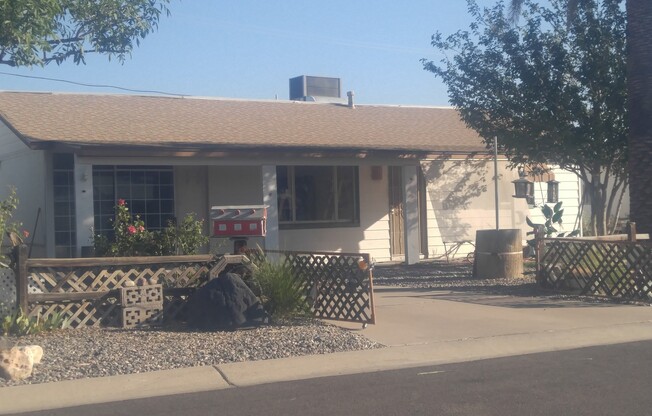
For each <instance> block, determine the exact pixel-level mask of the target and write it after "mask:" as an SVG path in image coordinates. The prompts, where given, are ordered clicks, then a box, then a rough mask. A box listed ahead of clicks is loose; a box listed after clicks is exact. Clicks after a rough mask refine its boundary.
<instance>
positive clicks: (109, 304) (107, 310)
mask: <svg viewBox="0 0 652 416" xmlns="http://www.w3.org/2000/svg"><path fill="white" fill-rule="evenodd" d="M249 256H251V257H252V258H253V259H254V262H257V261H258V262H259V261H263V260H264V259H265V258H266V257H268V258H269V259H270V260H280V261H282V262H283V263H284V264H285V265H286V266H287V267H289V268H290V270H292V273H293V275H294V277H295V279H296V284H297V287H298V288H299V289H300V292H301V293H302V294H303V296H305V297H306V299H308V301H309V304H310V305H311V307H312V311H313V313H314V315H315V317H318V318H324V319H333V320H342V321H351V322H360V323H363V324H367V323H374V322H375V313H374V306H373V286H372V273H371V266H370V265H371V262H370V259H369V255H368V254H342V253H307V252H306V253H302V252H283V253H281V252H267V253H265V254H263V253H261V252H250V253H249ZM17 258H18V270H17V282H18V288H17V289H18V296H17V297H18V305H19V306H20V307H21V309H22V310H23V311H25V312H26V313H27V314H28V315H29V316H37V315H40V316H41V317H48V316H50V315H52V314H55V313H59V314H62V315H63V316H65V317H67V318H68V320H69V323H70V326H71V327H72V328H76V327H81V326H100V325H103V326H105V325H111V326H117V325H121V324H122V323H123V321H125V319H126V320H127V321H128V322H127V323H128V324H129V325H128V326H130V325H131V324H132V323H133V322H137V321H139V320H140V318H141V317H135V316H131V315H129V314H127V316H128V318H125V317H124V316H123V312H124V307H125V306H129V305H126V303H128V302H125V300H124V299H121V291H122V292H124V288H125V287H127V286H129V285H128V284H127V282H146V283H147V284H150V285H153V284H160V285H162V287H163V306H162V311H160V313H161V315H162V317H163V319H165V320H166V321H167V320H174V319H181V320H184V319H185V317H186V300H187V299H188V297H189V296H190V295H191V294H192V293H193V292H194V291H195V290H196V288H197V287H199V286H201V285H203V284H204V283H205V282H206V281H208V280H209V279H211V278H214V277H216V276H217V275H218V274H219V273H220V272H221V271H222V270H225V268H228V267H231V268H233V266H234V265H239V264H242V262H243V261H244V260H246V259H243V257H242V256H228V255H227V256H223V257H213V256H210V255H204V256H170V257H116V258H84V259H28V258H27V251H26V247H24V246H22V247H19V249H18V253H17ZM145 303H150V302H149V301H147V302H145ZM145 306H147V305H145ZM149 306H151V307H149ZM149 306H147V307H144V309H143V311H138V312H139V313H140V314H141V315H143V314H144V315H143V316H144V317H145V318H146V319H148V320H150V319H151V320H157V319H158V318H157V317H155V316H149V315H147V314H152V313H159V312H158V311H157V312H152V311H153V310H154V309H156V308H155V307H154V306H152V305H149ZM157 307H158V306H157ZM145 309H147V310H145ZM131 312H132V315H133V311H131ZM145 315H147V316H145Z"/></svg>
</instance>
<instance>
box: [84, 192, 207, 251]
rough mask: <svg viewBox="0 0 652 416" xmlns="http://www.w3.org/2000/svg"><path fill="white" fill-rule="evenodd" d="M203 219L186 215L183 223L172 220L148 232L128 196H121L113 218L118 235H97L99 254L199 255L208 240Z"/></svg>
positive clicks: (95, 244)
mask: <svg viewBox="0 0 652 416" xmlns="http://www.w3.org/2000/svg"><path fill="white" fill-rule="evenodd" d="M203 224H204V222H203V220H197V219H195V216H194V214H188V215H186V216H185V217H184V219H183V221H181V224H178V225H177V224H175V223H174V222H170V223H169V224H168V226H167V227H166V228H165V229H163V230H162V231H148V230H147V229H146V228H145V223H144V222H143V220H141V219H140V217H139V216H138V215H135V216H132V215H131V213H130V212H129V207H127V203H126V202H125V200H124V199H119V200H118V204H117V205H116V207H115V219H114V220H113V233H114V237H113V239H112V240H109V239H108V238H107V237H106V236H105V235H102V234H97V235H94V236H93V247H94V249H95V254H96V255H97V256H100V257H104V256H119V257H130V256H169V255H174V254H181V255H189V254H197V252H198V251H199V249H200V248H201V247H202V246H203V245H204V244H206V243H207V242H208V237H206V236H204V235H202V229H203Z"/></svg>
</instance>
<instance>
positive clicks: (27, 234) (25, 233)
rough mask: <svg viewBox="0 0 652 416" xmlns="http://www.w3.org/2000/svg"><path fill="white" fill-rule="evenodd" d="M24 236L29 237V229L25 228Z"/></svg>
mask: <svg viewBox="0 0 652 416" xmlns="http://www.w3.org/2000/svg"><path fill="white" fill-rule="evenodd" d="M23 237H25V238H27V237H29V231H27V230H23Z"/></svg>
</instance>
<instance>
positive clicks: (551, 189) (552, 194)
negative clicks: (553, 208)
mask: <svg viewBox="0 0 652 416" xmlns="http://www.w3.org/2000/svg"><path fill="white" fill-rule="evenodd" d="M558 201H559V181H556V180H554V179H552V180H549V181H548V202H550V203H557V202H558Z"/></svg>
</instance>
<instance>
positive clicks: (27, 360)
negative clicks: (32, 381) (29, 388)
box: [0, 347, 34, 380]
mask: <svg viewBox="0 0 652 416" xmlns="http://www.w3.org/2000/svg"><path fill="white" fill-rule="evenodd" d="M33 367H34V358H33V356H30V355H28V354H27V353H26V352H25V351H22V350H21V349H20V348H16V347H14V348H12V349H9V350H0V377H2V378H4V379H6V380H23V379H26V378H27V377H29V376H31V375H32V369H33Z"/></svg>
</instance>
